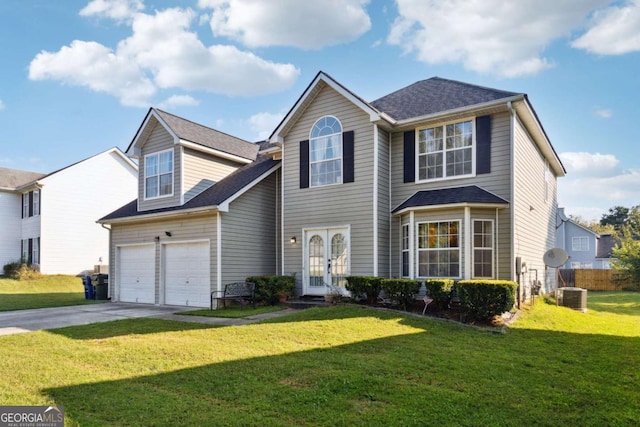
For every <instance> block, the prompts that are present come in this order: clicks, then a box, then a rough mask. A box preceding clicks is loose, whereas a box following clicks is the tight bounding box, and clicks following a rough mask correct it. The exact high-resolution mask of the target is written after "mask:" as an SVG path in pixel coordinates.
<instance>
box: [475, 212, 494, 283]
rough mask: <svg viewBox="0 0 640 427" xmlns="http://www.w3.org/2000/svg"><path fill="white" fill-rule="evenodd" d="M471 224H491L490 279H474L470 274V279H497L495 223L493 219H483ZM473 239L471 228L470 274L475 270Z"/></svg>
mask: <svg viewBox="0 0 640 427" xmlns="http://www.w3.org/2000/svg"><path fill="white" fill-rule="evenodd" d="M471 222H472V224H473V225H475V223H476V222H490V223H491V276H490V277H484V276H482V277H476V276H475V274H471V275H470V278H473V279H478V278H480V279H497V271H496V252H497V249H496V244H497V239H496V235H497V233H496V222H495V221H494V220H493V219H485V218H474V219H473V220H472V221H471ZM474 237H475V227H471V241H470V243H471V254H472V255H471V257H472V259H471V269H472V270H471V272H472V273H473V271H474V269H475V265H476V262H475V261H476V260H475V249H476V246H475V244H474V243H473V242H474ZM479 249H485V250H486V249H488V248H486V247H484V246H483V247H480V248H479Z"/></svg>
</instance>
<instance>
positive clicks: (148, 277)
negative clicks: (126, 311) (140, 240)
mask: <svg viewBox="0 0 640 427" xmlns="http://www.w3.org/2000/svg"><path fill="white" fill-rule="evenodd" d="M119 254H120V257H119V260H118V264H117V266H116V268H118V285H119V293H120V294H119V300H120V301H123V302H139V303H146V304H154V303H155V302H156V287H155V276H156V275H155V268H156V263H155V258H156V250H155V245H140V246H122V247H120V248H119Z"/></svg>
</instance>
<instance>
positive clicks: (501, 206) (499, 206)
mask: <svg viewBox="0 0 640 427" xmlns="http://www.w3.org/2000/svg"><path fill="white" fill-rule="evenodd" d="M508 207H509V203H499V204H496V203H468V202H461V203H447V204H443V205H430V206H412V207H408V208H404V209H402V210H400V211H398V212H394V213H393V216H398V215H402V214H405V213H407V212H419V211H430V210H440V209H454V208H491V209H493V208H495V209H504V208H508Z"/></svg>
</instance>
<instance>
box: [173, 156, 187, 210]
mask: <svg viewBox="0 0 640 427" xmlns="http://www.w3.org/2000/svg"><path fill="white" fill-rule="evenodd" d="M174 164H175V163H174ZM184 195H185V191H184V147H180V206H182V205H184Z"/></svg>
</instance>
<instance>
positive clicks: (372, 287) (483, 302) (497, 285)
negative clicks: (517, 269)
mask: <svg viewBox="0 0 640 427" xmlns="http://www.w3.org/2000/svg"><path fill="white" fill-rule="evenodd" d="M424 284H425V288H426V292H427V295H429V297H431V298H432V299H433V301H434V303H435V304H436V305H437V306H438V308H439V309H445V308H448V307H449V304H450V302H451V299H452V297H454V296H457V297H458V298H459V299H460V304H461V306H462V309H463V310H465V311H466V313H467V314H468V315H469V316H471V317H472V318H474V319H480V320H490V319H492V318H493V317H494V316H497V315H499V314H502V313H504V312H506V311H509V310H511V309H512V308H513V305H514V304H515V295H516V290H517V287H518V285H517V284H516V283H515V282H513V281H508V280H460V281H455V280H453V279H428V280H425V282H424ZM346 287H347V290H348V291H349V292H351V296H352V297H353V298H356V299H366V301H367V303H369V304H373V303H375V302H376V301H377V300H378V297H379V295H380V293H381V291H383V292H384V293H385V296H386V297H387V298H388V299H390V300H393V301H395V302H396V303H397V304H398V305H399V306H401V307H403V308H404V309H405V310H407V309H409V307H410V306H411V304H412V303H413V302H414V300H415V297H416V295H418V293H419V292H420V282H419V281H417V280H409V279H382V278H380V277H371V276H349V277H347V286H346Z"/></svg>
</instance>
